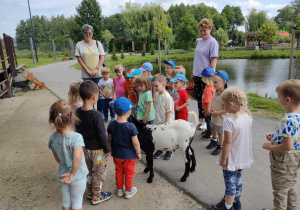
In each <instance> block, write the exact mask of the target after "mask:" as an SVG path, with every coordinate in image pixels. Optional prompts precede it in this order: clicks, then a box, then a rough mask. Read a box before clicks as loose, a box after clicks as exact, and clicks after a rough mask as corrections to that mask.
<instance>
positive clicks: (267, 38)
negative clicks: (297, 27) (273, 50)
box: [257, 24, 276, 43]
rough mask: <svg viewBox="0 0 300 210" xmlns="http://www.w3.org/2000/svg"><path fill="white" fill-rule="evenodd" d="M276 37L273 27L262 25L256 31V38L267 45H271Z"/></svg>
mask: <svg viewBox="0 0 300 210" xmlns="http://www.w3.org/2000/svg"><path fill="white" fill-rule="evenodd" d="M275 37H276V30H275V27H274V25H271V24H264V25H262V27H260V28H259V30H258V35H257V38H258V40H259V41H264V42H267V43H272V42H273V41H275V40H274V38H275Z"/></svg>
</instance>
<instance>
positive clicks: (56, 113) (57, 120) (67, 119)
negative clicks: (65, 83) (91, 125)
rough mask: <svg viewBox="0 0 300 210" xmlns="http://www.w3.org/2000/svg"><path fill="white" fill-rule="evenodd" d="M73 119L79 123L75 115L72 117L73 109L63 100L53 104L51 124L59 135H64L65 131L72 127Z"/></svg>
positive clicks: (50, 113) (50, 116)
mask: <svg viewBox="0 0 300 210" xmlns="http://www.w3.org/2000/svg"><path fill="white" fill-rule="evenodd" d="M72 119H73V120H75V121H78V118H77V117H76V115H75V114H73V115H72V110H71V107H70V106H69V105H68V104H67V103H66V102H65V101H63V100H59V101H57V102H55V103H54V104H52V106H51V107H50V112H49V122H50V123H53V124H54V127H55V129H56V131H57V133H59V134H61V135H62V134H63V130H64V129H66V128H67V127H68V126H70V125H72Z"/></svg>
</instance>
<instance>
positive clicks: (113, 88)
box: [111, 82, 116, 101]
mask: <svg viewBox="0 0 300 210" xmlns="http://www.w3.org/2000/svg"><path fill="white" fill-rule="evenodd" d="M115 87H116V84H115V82H114V86H113V87H112V91H111V94H112V100H113V101H115V100H116V98H115Z"/></svg>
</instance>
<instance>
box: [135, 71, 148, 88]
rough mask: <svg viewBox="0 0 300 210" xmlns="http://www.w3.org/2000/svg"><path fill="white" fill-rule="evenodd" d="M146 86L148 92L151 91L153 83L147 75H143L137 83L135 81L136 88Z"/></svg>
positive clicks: (138, 78) (137, 79)
mask: <svg viewBox="0 0 300 210" xmlns="http://www.w3.org/2000/svg"><path fill="white" fill-rule="evenodd" d="M142 84H144V85H145V86H146V90H151V89H152V86H151V82H150V77H149V76H147V75H146V74H141V75H140V76H138V77H137V78H136V79H135V81H134V86H135V87H136V86H137V85H142Z"/></svg>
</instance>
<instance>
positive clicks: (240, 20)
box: [232, 6, 245, 28]
mask: <svg viewBox="0 0 300 210" xmlns="http://www.w3.org/2000/svg"><path fill="white" fill-rule="evenodd" d="M232 9H233V11H234V17H235V22H234V25H235V28H236V27H237V26H242V25H244V22H245V18H244V15H243V13H242V9H241V7H239V6H237V7H232Z"/></svg>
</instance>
